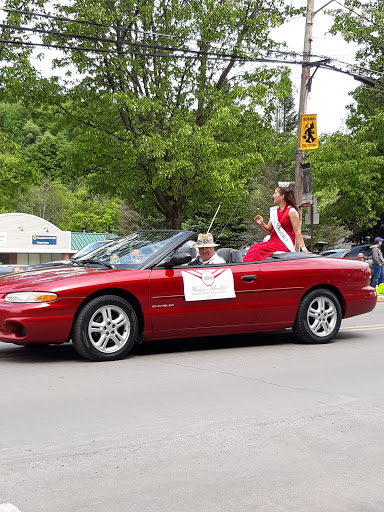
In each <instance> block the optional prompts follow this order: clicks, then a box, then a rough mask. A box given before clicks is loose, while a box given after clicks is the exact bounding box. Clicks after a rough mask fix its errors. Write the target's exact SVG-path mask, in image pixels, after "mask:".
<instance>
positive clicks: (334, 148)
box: [310, 112, 384, 231]
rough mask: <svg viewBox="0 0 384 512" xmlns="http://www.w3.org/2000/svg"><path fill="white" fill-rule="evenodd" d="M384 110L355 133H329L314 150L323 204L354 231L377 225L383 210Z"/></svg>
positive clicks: (315, 173) (316, 181)
mask: <svg viewBox="0 0 384 512" xmlns="http://www.w3.org/2000/svg"><path fill="white" fill-rule="evenodd" d="M380 133H381V134H382V133H384V112H380V113H378V114H377V115H376V116H374V117H372V118H371V119H370V120H369V121H367V122H366V123H365V124H364V125H363V126H362V127H361V128H360V129H359V130H357V131H356V132H355V133H354V134H353V135H345V134H340V133H335V134H333V135H331V136H328V137H327V138H326V140H325V142H324V144H322V145H321V146H320V147H319V149H318V150H317V151H312V152H311V155H310V156H311V162H312V163H313V166H312V168H313V171H312V179H313V186H314V188H315V189H316V190H322V194H323V197H325V196H327V197H328V199H327V202H323V206H322V208H323V209H324V210H326V212H327V215H328V216H329V217H332V216H335V217H336V218H337V219H339V220H340V221H342V222H343V224H344V225H345V226H347V227H348V228H349V229H351V230H352V231H356V230H360V229H363V228H366V227H369V226H372V225H374V224H375V223H376V222H377V220H378V219H379V218H380V217H381V216H382V215H383V213H384V196H383V192H382V184H383V180H384V157H383V143H384V140H383V138H382V136H378V135H379V134H380Z"/></svg>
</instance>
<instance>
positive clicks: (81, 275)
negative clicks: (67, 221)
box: [0, 265, 140, 293]
mask: <svg viewBox="0 0 384 512" xmlns="http://www.w3.org/2000/svg"><path fill="white" fill-rule="evenodd" d="M127 272H129V273H130V275H131V273H132V275H133V274H136V273H137V272H140V271H137V270H117V269H106V268H93V267H73V266H71V267H68V265H66V266H63V267H57V268H53V267H51V268H48V269H39V270H31V271H27V272H22V273H20V274H8V275H6V276H3V277H0V293H9V292H11V291H21V290H25V291H29V290H35V291H49V290H53V289H63V288H69V287H71V285H72V284H73V285H75V282H76V286H77V285H79V283H80V281H83V280H84V282H87V283H89V282H90V281H92V282H96V281H99V280H100V281H104V282H105V280H106V275H108V280H109V279H111V280H112V281H113V277H112V276H116V278H117V280H119V277H120V276H121V274H122V273H124V274H126V273H127ZM120 278H121V277H120Z"/></svg>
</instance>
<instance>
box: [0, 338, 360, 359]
mask: <svg viewBox="0 0 384 512" xmlns="http://www.w3.org/2000/svg"><path fill="white" fill-rule="evenodd" d="M362 338H364V343H366V338H369V333H368V332H367V333H365V332H364V331H359V332H353V331H349V330H348V331H340V332H339V333H338V335H337V337H336V339H335V340H334V343H347V342H348V341H351V340H357V339H362ZM286 344H297V345H303V344H302V343H300V342H298V341H297V340H296V338H295V337H294V336H293V334H292V331H291V330H290V329H288V330H286V331H282V332H275V333H256V334H237V335H226V336H206V337H202V338H178V339H172V340H158V341H146V342H145V343H143V344H141V345H135V346H134V347H133V349H132V351H131V353H130V355H129V356H128V359H129V358H130V357H143V356H148V355H156V354H169V353H180V352H194V351H208V350H217V349H220V350H223V349H233V348H246V347H262V346H264V347H265V346H277V345H286ZM308 347H310V345H308ZM63 361H72V362H81V363H86V362H90V361H87V360H86V359H84V358H82V357H81V356H80V355H79V354H78V353H77V352H76V350H75V349H74V347H73V345H72V343H64V344H61V345H53V344H52V345H39V346H33V345H28V346H25V347H20V346H16V345H9V344H7V343H0V363H1V362H4V363H5V362H14V363H15V362H16V363H19V364H30V363H56V362H57V363H61V362H63Z"/></svg>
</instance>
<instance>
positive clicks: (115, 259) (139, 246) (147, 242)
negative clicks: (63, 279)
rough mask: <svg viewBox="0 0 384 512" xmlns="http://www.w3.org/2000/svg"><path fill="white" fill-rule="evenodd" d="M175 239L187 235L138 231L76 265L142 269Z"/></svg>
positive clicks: (93, 252) (97, 250) (170, 232)
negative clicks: (97, 264) (96, 264)
mask: <svg viewBox="0 0 384 512" xmlns="http://www.w3.org/2000/svg"><path fill="white" fill-rule="evenodd" d="M175 237H185V235H183V234H182V233H180V232H179V231H138V232H136V233H132V234H131V235H129V236H127V237H124V238H119V239H118V240H116V241H112V242H110V243H108V244H104V245H102V246H101V247H99V248H98V249H96V250H94V251H92V253H89V254H87V255H85V256H83V257H82V258H79V259H78V260H76V264H87V263H90V264H95V263H99V264H101V265H105V266H107V267H108V266H109V265H113V267H116V268H140V267H141V266H143V264H145V262H146V261H147V260H149V258H151V257H153V256H155V255H156V252H157V251H159V250H161V249H162V248H164V247H165V246H166V245H167V243H169V242H170V241H171V240H172V239H174V238H175Z"/></svg>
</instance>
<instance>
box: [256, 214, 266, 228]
mask: <svg viewBox="0 0 384 512" xmlns="http://www.w3.org/2000/svg"><path fill="white" fill-rule="evenodd" d="M255 222H257V224H259V225H260V226H261V225H262V224H263V222H264V219H263V217H262V216H261V215H256V217H255Z"/></svg>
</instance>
